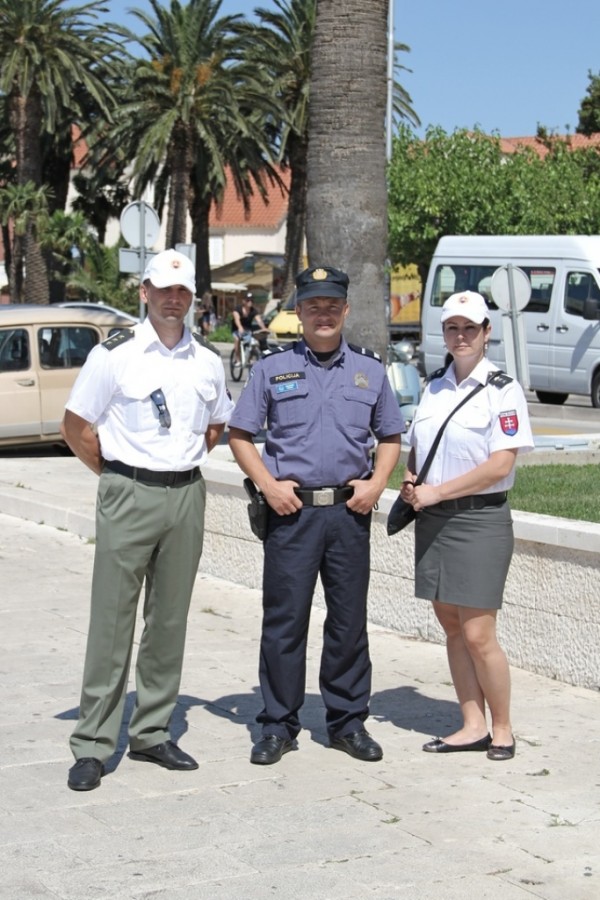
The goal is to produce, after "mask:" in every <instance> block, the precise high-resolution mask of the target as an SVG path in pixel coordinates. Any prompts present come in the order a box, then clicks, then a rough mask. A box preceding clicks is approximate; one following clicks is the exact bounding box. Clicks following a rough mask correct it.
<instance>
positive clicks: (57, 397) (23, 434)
mask: <svg viewBox="0 0 600 900" xmlns="http://www.w3.org/2000/svg"><path fill="white" fill-rule="evenodd" d="M122 328H131V322H130V321H128V319H126V318H125V317H122V316H120V315H115V313H112V312H93V311H91V310H85V309H64V308H58V307H56V306H32V305H30V304H9V305H7V306H0V447H7V446H10V445H11V444H13V445H15V444H35V443H39V442H52V443H56V442H58V441H62V439H61V436H60V432H59V425H60V422H61V420H62V417H63V412H64V406H65V403H66V401H67V397H68V396H69V392H70V390H71V386H72V385H73V382H74V381H75V379H76V377H77V374H78V372H79V369H80V368H81V366H82V365H83V363H84V362H85V360H86V357H87V355H88V353H89V352H90V350H91V349H92V347H93V346H94V345H95V344H98V343H99V342H101V341H104V340H106V338H108V337H110V336H111V335H112V334H114V333H115V332H116V331H120V330H121V329H122Z"/></svg>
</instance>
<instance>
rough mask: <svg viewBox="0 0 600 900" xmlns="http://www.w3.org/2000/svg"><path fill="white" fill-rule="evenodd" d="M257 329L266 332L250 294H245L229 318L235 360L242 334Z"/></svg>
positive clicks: (238, 354)
mask: <svg viewBox="0 0 600 900" xmlns="http://www.w3.org/2000/svg"><path fill="white" fill-rule="evenodd" d="M258 329H261V330H263V331H266V330H267V328H266V325H265V323H264V322H263V320H262V319H261V317H260V315H259V313H258V310H257V309H256V307H255V306H254V304H253V302H252V294H246V296H245V297H244V298H243V299H242V302H241V304H240V305H239V306H236V307H235V309H234V310H233V313H232V316H231V332H232V334H233V350H234V353H235V358H236V359H237V360H239V359H240V341H241V339H242V338H243V336H244V334H247V333H248V332H250V331H256V330H258Z"/></svg>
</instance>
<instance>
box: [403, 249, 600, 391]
mask: <svg viewBox="0 0 600 900" xmlns="http://www.w3.org/2000/svg"><path fill="white" fill-rule="evenodd" d="M509 263H511V264H512V265H514V266H518V267H519V268H520V269H522V270H523V271H524V272H525V274H526V275H527V277H528V278H529V281H530V283H531V298H530V300H529V303H528V304H527V306H526V307H525V309H524V310H523V313H522V316H523V323H524V333H525V345H526V349H527V357H528V362H529V382H530V383H529V384H528V385H523V387H525V388H531V389H532V390H534V391H535V392H536V394H537V397H538V400H540V402H541V403H554V404H560V403H564V402H565V400H566V399H567V397H568V396H569V394H583V395H587V396H589V397H591V400H592V404H593V406H595V407H600V322H599V320H600V237H590V236H585V235H584V236H582V235H565V236H559V235H527V236H521V235H517V236H507V235H498V236H495V235H493V236H486V237H472V236H467V235H465V236H454V235H453V236H450V237H444V238H442V239H441V240H440V241H439V243H438V245H437V247H436V250H435V253H434V255H433V259H432V262H431V267H430V270H429V277H428V278H427V284H426V287H425V293H424V295H423V310H422V340H421V349H420V355H421V361H422V364H423V367H424V371H425V372H427V373H428V374H430V373H431V372H433V371H434V370H435V369H437V368H438V367H439V366H441V365H442V364H443V362H444V357H445V354H446V350H445V347H444V341H443V338H442V328H441V324H440V308H441V306H442V305H443V303H444V301H445V300H446V299H447V298H448V297H449V296H450V295H451V294H454V293H456V292H459V291H465V290H471V291H477V292H478V293H479V294H482V295H483V297H484V298H485V301H486V303H487V305H488V307H489V311H490V321H491V324H492V334H491V340H490V343H489V348H488V356H489V358H490V359H491V360H492V362H494V363H496V364H497V365H498V367H499V368H501V369H504V368H505V367H506V355H505V351H504V344H503V340H502V314H501V312H500V310H499V309H498V307H497V306H496V304H495V303H494V302H493V300H492V296H491V289H490V288H491V281H492V276H493V275H494V272H496V270H497V269H498V268H500V267H501V266H506V265H508V264H509Z"/></svg>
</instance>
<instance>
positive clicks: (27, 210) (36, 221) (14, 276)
mask: <svg viewBox="0 0 600 900" xmlns="http://www.w3.org/2000/svg"><path fill="white" fill-rule="evenodd" d="M49 197H50V190H49V188H47V187H46V186H42V187H37V186H36V185H35V184H34V183H33V181H28V182H27V183H26V184H8V185H6V187H4V188H2V189H1V190H0V220H1V221H2V225H3V226H4V227H5V228H6V230H7V231H8V228H7V226H8V223H9V222H11V224H12V233H13V234H12V244H11V253H10V257H9V259H10V261H9V267H8V284H9V291H10V296H11V298H12V302H13V303H23V302H24V281H25V279H24V272H23V259H24V255H25V254H24V252H23V242H24V239H25V238H26V237H30V238H31V240H32V241H35V242H36V245H37V234H38V231H39V230H41V229H43V228H44V227H45V225H46V223H47V221H48V200H49ZM41 262H43V260H42V256H41V253H40V254H38V255H36V256H34V257H33V258H32V260H31V265H36V264H37V263H41ZM33 274H34V275H38V276H40V277H41V275H40V273H39V272H34V273H33ZM32 280H35V279H33V278H32ZM47 280H48V279H47V275H46V283H47ZM46 286H47V284H46Z"/></svg>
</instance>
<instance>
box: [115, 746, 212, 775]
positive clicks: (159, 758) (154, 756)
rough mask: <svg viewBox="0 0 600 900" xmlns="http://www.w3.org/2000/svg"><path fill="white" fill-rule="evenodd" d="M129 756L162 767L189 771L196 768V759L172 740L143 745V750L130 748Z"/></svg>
mask: <svg viewBox="0 0 600 900" xmlns="http://www.w3.org/2000/svg"><path fill="white" fill-rule="evenodd" d="M129 758H130V759H139V760H141V761H142V762H153V763H156V765H157V766H162V767H163V768H164V769H177V770H181V771H189V770H191V769H197V768H198V763H197V762H196V760H195V759H194V758H193V757H192V756H190V755H189V754H188V753H184V752H183V750H180V749H179V747H178V746H177V744H174V743H173V741H165V743H164V744H156V745H155V746H154V747H144V749H143V750H130V751H129Z"/></svg>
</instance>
